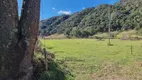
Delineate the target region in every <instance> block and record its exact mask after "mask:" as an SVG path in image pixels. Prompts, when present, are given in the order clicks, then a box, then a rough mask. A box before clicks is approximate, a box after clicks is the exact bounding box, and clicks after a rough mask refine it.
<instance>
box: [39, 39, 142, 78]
mask: <svg viewBox="0 0 142 80" xmlns="http://www.w3.org/2000/svg"><path fill="white" fill-rule="evenodd" d="M41 42H42V43H44V41H43V40H41ZM107 42H108V41H107V40H105V41H98V40H95V39H61V40H46V41H45V46H46V48H47V49H48V51H50V52H53V53H55V55H56V61H57V62H58V61H62V62H63V64H65V65H67V69H69V70H70V71H71V73H72V74H74V75H75V77H76V80H142V41H122V40H111V43H112V44H113V46H108V45H107ZM131 45H132V54H131Z"/></svg>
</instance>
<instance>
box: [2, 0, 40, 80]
mask: <svg viewBox="0 0 142 80" xmlns="http://www.w3.org/2000/svg"><path fill="white" fill-rule="evenodd" d="M39 13H40V0H24V1H23V9H22V14H21V18H20V20H18V8H17V0H0V80H32V79H31V77H32V72H33V69H32V68H33V67H32V63H31V61H32V57H33V53H34V46H35V43H36V40H37V35H38V26H39V15H40V14H39Z"/></svg>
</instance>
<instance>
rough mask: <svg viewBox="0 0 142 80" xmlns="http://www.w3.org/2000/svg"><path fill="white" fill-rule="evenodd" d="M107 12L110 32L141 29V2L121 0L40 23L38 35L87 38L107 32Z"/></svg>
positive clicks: (138, 0)
mask: <svg viewBox="0 0 142 80" xmlns="http://www.w3.org/2000/svg"><path fill="white" fill-rule="evenodd" d="M109 10H110V13H111V30H112V31H122V30H128V29H140V28H142V0H121V2H118V3H116V4H114V5H107V4H103V5H100V6H97V7H92V8H87V9H84V10H82V11H80V12H77V13H74V14H72V15H62V16H56V17H52V18H50V19H47V20H43V21H41V23H40V34H42V35H51V34H55V33H60V34H62V33H64V34H66V35H68V36H75V37H88V36H92V35H94V34H96V33H98V32H107V30H108V25H109V14H108V13H109Z"/></svg>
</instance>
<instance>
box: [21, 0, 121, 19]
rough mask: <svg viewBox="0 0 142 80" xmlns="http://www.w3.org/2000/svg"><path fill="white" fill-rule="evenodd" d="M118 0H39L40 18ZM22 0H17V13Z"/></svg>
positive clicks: (69, 12) (70, 12)
mask: <svg viewBox="0 0 142 80" xmlns="http://www.w3.org/2000/svg"><path fill="white" fill-rule="evenodd" d="M118 1H119V0H41V11H40V19H41V20H43V19H48V18H51V17H53V16H59V15H63V14H68V15H70V14H73V13H75V12H79V11H81V10H83V9H85V8H88V7H96V6H98V5H101V4H114V3H116V2H118ZM21 6H22V0H18V10H19V14H20V11H21Z"/></svg>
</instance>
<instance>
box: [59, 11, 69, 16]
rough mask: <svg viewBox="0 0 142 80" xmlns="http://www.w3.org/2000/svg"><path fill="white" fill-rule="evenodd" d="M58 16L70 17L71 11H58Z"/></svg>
mask: <svg viewBox="0 0 142 80" xmlns="http://www.w3.org/2000/svg"><path fill="white" fill-rule="evenodd" d="M58 14H66V15H70V14H71V11H63V10H60V11H59V12H58Z"/></svg>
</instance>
